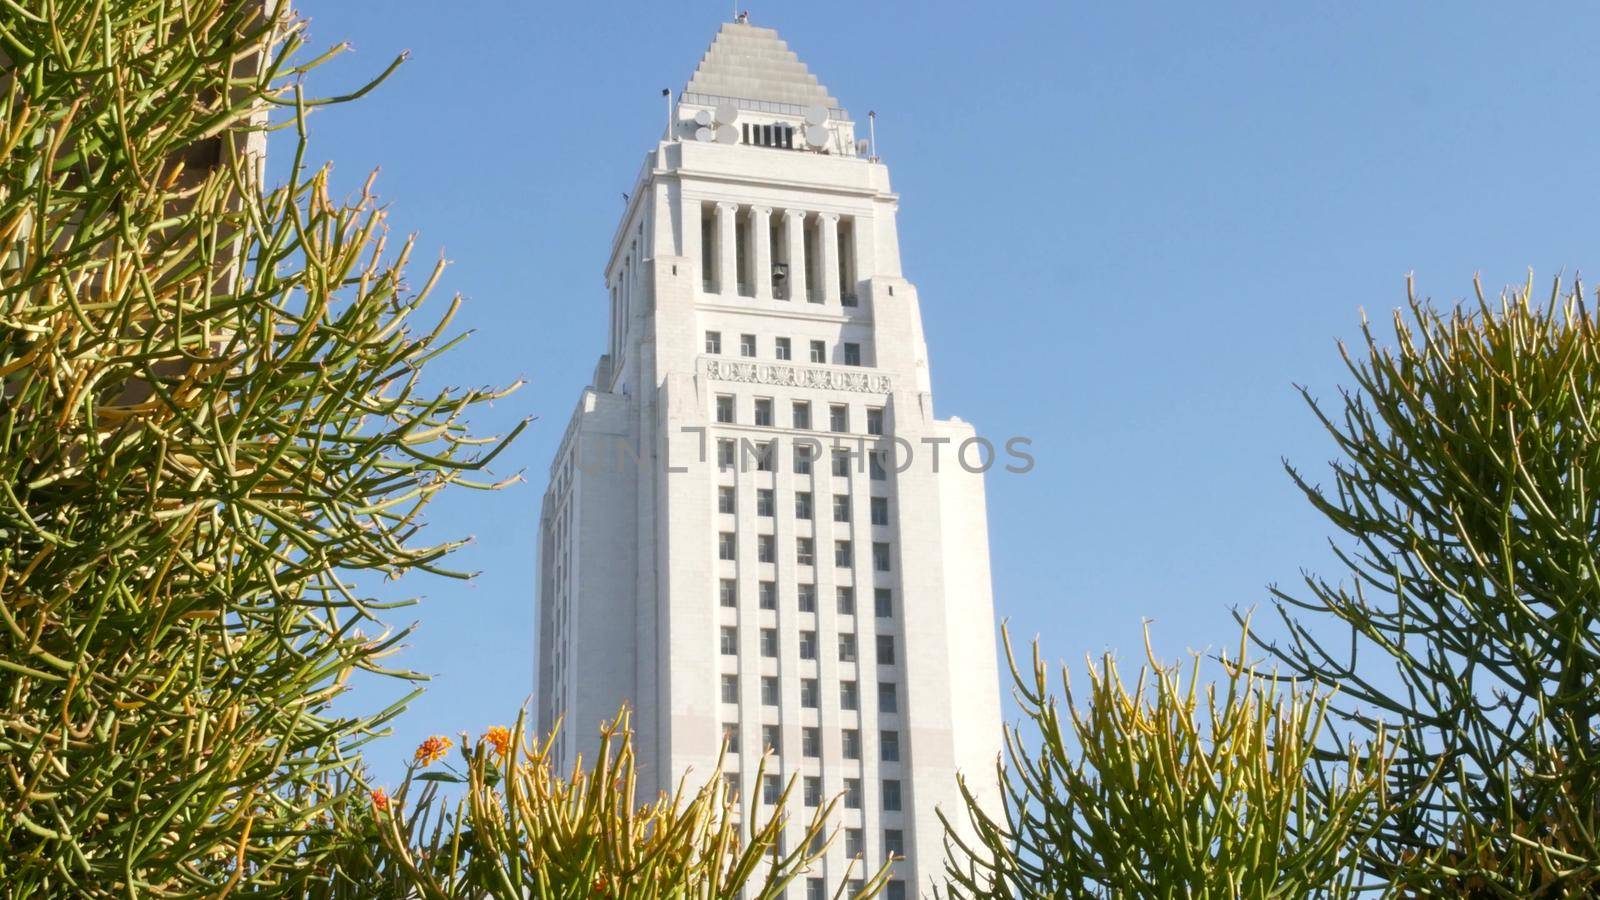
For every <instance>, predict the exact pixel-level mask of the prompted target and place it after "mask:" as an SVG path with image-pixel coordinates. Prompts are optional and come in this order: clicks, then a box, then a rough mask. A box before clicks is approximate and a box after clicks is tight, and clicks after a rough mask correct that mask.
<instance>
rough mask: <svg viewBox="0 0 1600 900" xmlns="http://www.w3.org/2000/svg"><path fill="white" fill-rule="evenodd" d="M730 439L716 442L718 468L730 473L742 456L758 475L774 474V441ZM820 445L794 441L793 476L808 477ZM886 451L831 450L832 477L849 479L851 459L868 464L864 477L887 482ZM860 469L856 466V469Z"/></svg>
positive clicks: (812, 442)
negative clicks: (750, 459) (762, 473)
mask: <svg viewBox="0 0 1600 900" xmlns="http://www.w3.org/2000/svg"><path fill="white" fill-rule="evenodd" d="M740 444H741V442H740V441H736V440H734V439H733V438H718V439H717V468H718V469H721V470H724V471H732V470H734V469H736V468H739V467H740V466H741V464H742V459H741V457H749V458H752V459H754V460H755V464H756V469H755V470H756V471H757V472H776V471H777V470H778V451H777V442H776V441H756V442H751V441H749V440H745V441H743V447H742V449H741V445H740ZM821 452H822V446H821V444H820V443H819V442H816V441H812V440H811V439H809V438H802V439H800V440H797V441H795V445H794V474H796V475H810V474H811V472H812V462H813V461H814V460H815V459H816V458H817V457H818V456H819V455H820V454H821ZM887 455H888V451H887V450H873V451H869V452H865V453H852V452H850V450H849V449H848V448H846V447H834V448H833V451H832V454H831V466H832V471H833V474H834V475H835V476H837V477H839V478H849V477H850V468H851V466H850V460H851V459H852V458H857V459H862V458H864V459H865V460H866V462H867V474H868V476H869V477H870V478H871V479H872V480H873V481H886V480H888V478H889V468H888V466H885V465H884V458H885V457H886V456H887ZM857 469H858V470H859V466H857Z"/></svg>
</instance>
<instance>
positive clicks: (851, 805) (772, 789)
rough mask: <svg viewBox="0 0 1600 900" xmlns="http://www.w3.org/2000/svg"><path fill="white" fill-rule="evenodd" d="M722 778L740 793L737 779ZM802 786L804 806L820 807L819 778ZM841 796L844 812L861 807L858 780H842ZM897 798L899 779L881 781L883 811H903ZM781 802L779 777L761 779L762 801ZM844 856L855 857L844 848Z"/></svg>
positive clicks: (811, 777)
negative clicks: (842, 789) (842, 790)
mask: <svg viewBox="0 0 1600 900" xmlns="http://www.w3.org/2000/svg"><path fill="white" fill-rule="evenodd" d="M722 777H723V778H724V779H725V780H726V781H727V784H728V789H729V790H730V791H733V792H735V793H737V792H738V790H739V776H738V775H735V774H733V773H731V772H729V773H727V774H724V775H723V776H722ZM801 785H802V787H801V793H802V795H803V796H804V799H805V804H806V806H813V807H814V806H821V805H822V778H821V777H820V776H816V775H808V776H806V777H805V778H804V779H803V780H802V782H801ZM843 793H844V796H843V798H842V799H843V801H844V808H845V809H860V808H861V800H862V793H861V779H859V778H846V779H845V780H844V792H843ZM900 797H901V794H900V779H898V778H885V779H883V781H882V783H881V785H880V794H879V799H880V800H881V801H882V804H883V810H884V812H900V811H901V810H902V808H903V807H902V802H901V799H900ZM782 800H783V779H782V777H780V776H778V775H763V776H761V802H762V803H765V804H767V805H769V806H776V805H777V804H778V803H781V802H782ZM858 852H859V851H858ZM846 854H847V855H854V854H850V853H849V850H848V848H846Z"/></svg>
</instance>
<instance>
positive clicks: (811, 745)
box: [800, 727, 822, 759]
mask: <svg viewBox="0 0 1600 900" xmlns="http://www.w3.org/2000/svg"><path fill="white" fill-rule="evenodd" d="M800 752H801V755H803V756H806V757H807V758H810V759H816V758H817V757H819V756H821V755H822V729H820V728H816V727H811V728H802V729H800Z"/></svg>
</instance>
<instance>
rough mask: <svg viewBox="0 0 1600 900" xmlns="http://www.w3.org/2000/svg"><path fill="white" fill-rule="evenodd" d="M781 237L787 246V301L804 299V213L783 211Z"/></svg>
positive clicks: (790, 210) (791, 210)
mask: <svg viewBox="0 0 1600 900" xmlns="http://www.w3.org/2000/svg"><path fill="white" fill-rule="evenodd" d="M783 236H784V240H785V242H786V243H787V244H788V245H789V299H790V300H800V301H804V300H805V299H806V211H805V210H803V209H786V210H784V211H783Z"/></svg>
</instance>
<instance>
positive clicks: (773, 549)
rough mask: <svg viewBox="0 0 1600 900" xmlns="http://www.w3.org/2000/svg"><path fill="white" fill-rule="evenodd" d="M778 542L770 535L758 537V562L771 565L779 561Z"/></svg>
mask: <svg viewBox="0 0 1600 900" xmlns="http://www.w3.org/2000/svg"><path fill="white" fill-rule="evenodd" d="M777 540H778V539H777V538H775V537H773V536H772V535H770V534H759V535H756V562H764V563H769V562H777V561H778V545H777Z"/></svg>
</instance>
